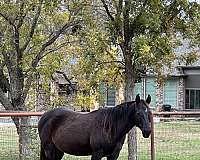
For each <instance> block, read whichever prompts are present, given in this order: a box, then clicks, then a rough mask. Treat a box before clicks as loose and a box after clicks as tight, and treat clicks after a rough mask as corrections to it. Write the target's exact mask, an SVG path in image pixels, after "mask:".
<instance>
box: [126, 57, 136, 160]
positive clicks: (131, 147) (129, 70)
mask: <svg viewBox="0 0 200 160" xmlns="http://www.w3.org/2000/svg"><path fill="white" fill-rule="evenodd" d="M129 55H130V54H129ZM125 61H126V63H125V64H126V67H125V101H126V102H128V101H132V100H133V92H134V85H135V75H134V67H133V65H132V58H131V57H129V56H127V57H126V58H125ZM136 133H137V132H136V127H134V128H133V129H132V130H131V131H130V132H129V133H128V160H137V135H136Z"/></svg>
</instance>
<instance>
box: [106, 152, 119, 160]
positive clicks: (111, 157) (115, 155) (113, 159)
mask: <svg viewBox="0 0 200 160" xmlns="http://www.w3.org/2000/svg"><path fill="white" fill-rule="evenodd" d="M119 152H120V150H119V151H115V152H113V153H112V154H111V155H109V156H107V160H117V158H118V157H119Z"/></svg>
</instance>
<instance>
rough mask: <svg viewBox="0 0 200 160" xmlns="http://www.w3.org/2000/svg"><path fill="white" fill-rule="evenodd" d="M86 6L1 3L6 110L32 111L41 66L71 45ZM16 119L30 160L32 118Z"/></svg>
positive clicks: (1, 97)
mask: <svg viewBox="0 0 200 160" xmlns="http://www.w3.org/2000/svg"><path fill="white" fill-rule="evenodd" d="M85 3H86V2H85ZM85 3H83V2H82V1H76V2H74V1H73V2H69V1H67V2H62V1H45V0H35V1H24V0H20V1H18V0H17V1H6V0H5V1H1V2H0V103H1V104H2V105H3V106H4V108H5V109H6V110H13V111H27V110H28V106H26V105H25V102H26V99H27V95H28V93H29V91H30V88H31V86H32V84H33V82H34V80H35V75H36V74H37V72H38V71H40V70H41V68H42V66H41V65H40V63H42V60H43V59H44V57H46V56H50V55H52V54H59V51H61V50H62V48H63V47H65V46H66V45H67V44H68V43H70V41H69V40H70V39H69V38H67V37H69V36H70V34H71V31H70V30H71V28H72V27H73V26H75V25H77V24H79V23H80V19H79V18H78V17H79V14H80V12H81V10H82V8H83V6H84V4H85ZM62 53H63V52H62ZM38 69H39V70H38ZM6 92H8V94H5V93H6ZM12 119H13V121H14V123H15V125H16V128H17V133H18V134H19V143H20V155H21V158H23V156H30V155H31V150H30V149H29V145H30V138H29V131H30V130H29V128H28V127H27V125H28V123H29V118H27V117H22V118H21V119H19V117H12ZM20 124H23V125H20Z"/></svg>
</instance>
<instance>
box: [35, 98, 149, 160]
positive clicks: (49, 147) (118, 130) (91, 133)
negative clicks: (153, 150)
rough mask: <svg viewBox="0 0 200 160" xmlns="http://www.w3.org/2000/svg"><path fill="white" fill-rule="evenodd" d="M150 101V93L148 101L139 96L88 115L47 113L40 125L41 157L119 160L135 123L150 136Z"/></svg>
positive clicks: (43, 159) (63, 111)
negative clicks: (88, 156) (66, 156)
mask: <svg viewBox="0 0 200 160" xmlns="http://www.w3.org/2000/svg"><path fill="white" fill-rule="evenodd" d="M150 101H151V97H150V96H149V95H148V98H147V99H146V101H144V100H140V96H139V95H137V96H136V100H135V101H132V102H126V103H122V104H120V105H117V106H116V107H113V108H102V109H99V110H96V111H93V112H90V113H86V114H83V113H82V114H81V113H77V112H73V111H69V110H67V109H62V108H58V109H54V110H51V111H48V112H46V113H44V115H43V116H42V117H41V119H40V121H39V124H38V130H39V136H40V140H41V153H40V160H61V159H62V157H63V155H64V153H68V154H71V155H76V156H86V155H92V158H91V160H101V158H102V157H107V160H116V159H117V158H118V156H119V152H120V150H121V149H122V145H123V143H124V140H125V135H126V134H127V133H128V132H129V131H130V130H131V129H132V128H133V127H134V126H137V127H139V128H140V129H141V131H142V134H143V137H144V138H148V137H149V135H150V133H151V128H150V123H149V118H150V117H149V116H150V113H151V112H150V109H149V107H148V105H149V103H150Z"/></svg>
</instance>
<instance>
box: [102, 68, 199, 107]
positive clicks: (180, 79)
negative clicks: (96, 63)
mask: <svg viewBox="0 0 200 160" xmlns="http://www.w3.org/2000/svg"><path fill="white" fill-rule="evenodd" d="M133 94H134V96H135V95H136V94H140V95H141V97H143V98H145V97H146V96H147V95H148V94H150V95H151V97H152V102H151V108H153V109H161V108H162V106H163V105H171V107H172V108H173V109H175V110H194V109H195V110H198V109H200V66H178V67H176V70H175V72H174V74H173V75H169V76H168V77H167V78H166V79H165V80H164V83H163V85H161V86H160V85H158V84H157V83H156V77H155V76H154V75H148V76H146V77H145V78H142V80H141V82H139V83H135V88H134V93H133ZM118 95H119V92H117V91H116V90H115V89H114V88H108V89H107V92H106V94H105V97H106V98H105V105H106V106H114V105H116V104H117V103H116V100H117V96H118Z"/></svg>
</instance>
